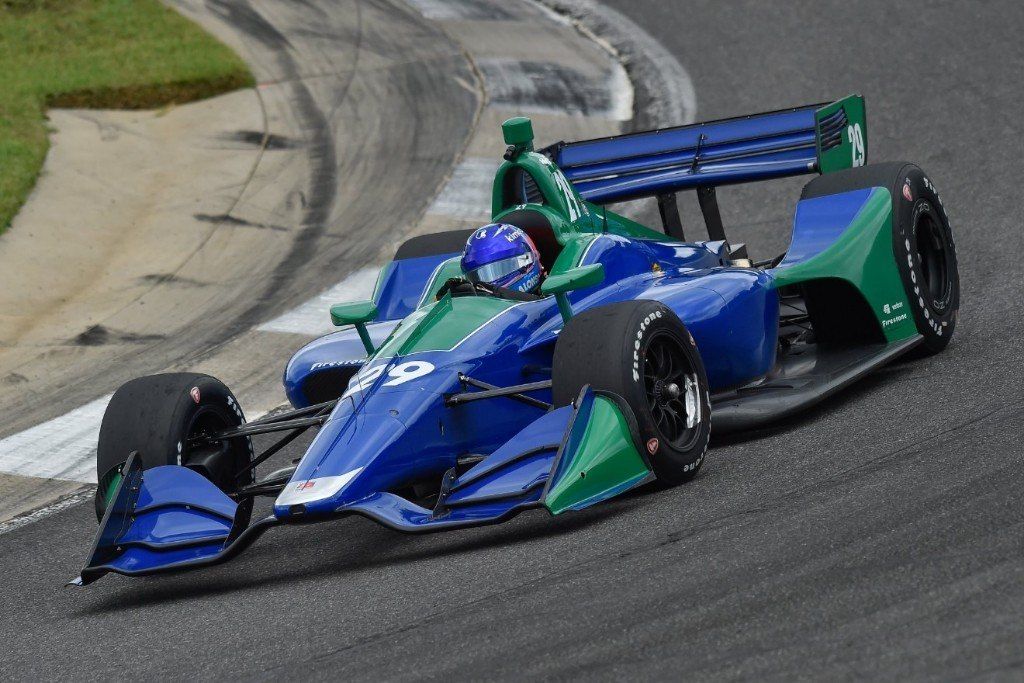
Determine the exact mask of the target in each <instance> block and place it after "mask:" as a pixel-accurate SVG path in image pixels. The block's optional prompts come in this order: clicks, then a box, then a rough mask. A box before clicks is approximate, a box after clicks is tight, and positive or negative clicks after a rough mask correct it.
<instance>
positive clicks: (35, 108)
mask: <svg viewBox="0 0 1024 683" xmlns="http://www.w3.org/2000/svg"><path fill="white" fill-rule="evenodd" d="M252 83H253V78H252V75H251V74H250V73H249V70H248V68H247V67H246V65H245V63H244V62H243V61H242V60H241V59H240V58H239V57H238V56H237V55H236V54H235V53H234V52H232V51H231V50H230V49H228V48H227V47H226V46H224V45H223V44H221V43H219V42H218V41H217V40H216V39H214V38H213V37H212V36H210V35H209V34H207V33H205V32H204V31H203V30H202V29H200V28H199V27H198V26H196V25H195V24H194V23H192V22H191V21H189V20H187V19H185V18H184V17H182V16H181V15H180V14H178V13H177V12H175V11H174V10H171V9H169V8H167V7H165V6H164V5H161V4H160V3H159V2H158V1H157V0H0V232H2V231H3V230H4V229H5V228H6V227H7V226H9V225H10V222H11V219H12V218H13V217H14V215H15V214H16V213H17V211H18V209H19V208H20V207H21V204H22V202H24V200H25V197H26V196H27V195H28V193H29V191H31V189H32V186H33V185H34V184H35V181H36V177H37V176H38V174H39V169H40V168H41V167H42V165H43V159H44V158H45V157H46V150H47V146H48V140H47V129H46V120H45V112H46V108H47V107H51V106H61V107H92V108H111V109H146V108H151V107H159V106H164V105H169V104H179V103H182V102H187V101H191V100H196V99H201V98H204V97H209V96H211V95H215V94H218V93H222V92H227V91H229V90H235V89H237V88H241V87H245V86H248V85H252Z"/></svg>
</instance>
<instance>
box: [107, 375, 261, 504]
mask: <svg viewBox="0 0 1024 683" xmlns="http://www.w3.org/2000/svg"><path fill="white" fill-rule="evenodd" d="M243 422H245V417H244V415H243V414H242V409H241V407H240V406H239V405H238V400H237V399H236V398H235V397H234V395H233V394H232V393H231V391H230V390H229V389H228V388H227V387H226V386H225V385H224V383H223V382H221V381H220V380H218V379H216V378H214V377H210V376H209V375H202V374H198V373H192V372H179V373H168V374H162V375H149V376H147V377H139V378H137V379H133V380H131V381H130V382H127V383H125V384H123V385H122V386H121V388H119V389H118V390H117V391H116V392H114V396H113V397H112V398H111V399H110V404H109V405H108V406H107V410H106V412H105V413H104V414H103V423H102V424H101V426H100V438H99V444H98V446H97V451H96V475H97V481H98V482H99V485H98V487H97V490H96V515H97V517H98V518H100V519H102V517H103V512H104V510H105V509H106V506H107V502H108V501H109V499H110V496H111V494H112V493H113V491H114V490H115V489H116V487H117V484H118V482H119V481H120V473H121V466H122V465H123V464H124V463H125V461H126V460H127V459H128V456H129V454H131V452H132V451H137V452H138V454H139V457H141V459H142V467H143V469H150V468H152V467H159V466H161V465H182V466H184V467H188V468H189V469H192V470H195V471H196V472H198V473H199V474H202V475H203V476H204V477H206V478H207V479H209V480H210V481H212V482H213V483H214V484H216V485H217V487H218V488H220V489H221V490H222V491H224V492H225V493H228V494H232V493H235V492H236V491H237V490H238V489H239V487H240V486H244V485H245V484H249V483H251V482H252V480H253V473H252V471H251V470H248V471H246V470H245V467H246V465H248V463H249V462H250V461H251V460H252V443H251V442H250V440H249V438H248V437H236V438H233V439H226V440H223V441H218V442H215V443H213V444H210V445H204V446H199V447H197V446H190V445H189V441H190V440H192V439H194V438H195V437H197V436H200V435H202V434H211V433H214V432H217V431H221V430H224V429H228V428H230V427H236V426H238V425H240V424H242V423H243ZM240 472H241V473H242V474H241V476H239V473H240ZM240 510H241V509H240ZM243 521H245V522H248V520H243Z"/></svg>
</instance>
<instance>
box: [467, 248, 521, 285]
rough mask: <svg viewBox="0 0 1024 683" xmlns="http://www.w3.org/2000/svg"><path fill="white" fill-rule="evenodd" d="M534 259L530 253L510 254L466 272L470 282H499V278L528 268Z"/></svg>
mask: <svg viewBox="0 0 1024 683" xmlns="http://www.w3.org/2000/svg"><path fill="white" fill-rule="evenodd" d="M531 263H532V261H531V260H530V254H529V253H526V254H520V255H519V256H510V257H509V258H503V259H501V260H500V261H494V262H493V263H487V264H484V265H482V266H480V267H479V268H477V269H475V270H471V271H469V272H468V273H466V278H467V279H468V280H469V281H470V282H486V283H488V284H490V283H494V282H497V281H498V280H500V279H502V278H503V277H506V276H508V275H511V274H512V273H514V272H516V271H519V270H523V269H524V268H528V267H529V266H530V264H531Z"/></svg>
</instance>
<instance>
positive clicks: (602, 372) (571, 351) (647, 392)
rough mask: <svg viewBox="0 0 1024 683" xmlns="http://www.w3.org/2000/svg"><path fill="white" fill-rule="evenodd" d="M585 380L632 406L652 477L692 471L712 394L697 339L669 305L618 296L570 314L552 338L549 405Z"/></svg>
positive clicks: (704, 442)
mask: <svg viewBox="0 0 1024 683" xmlns="http://www.w3.org/2000/svg"><path fill="white" fill-rule="evenodd" d="M587 384H589V385H590V386H591V387H592V388H594V389H597V390H604V391H609V392H611V393H614V394H617V395H618V396H620V397H621V398H622V399H623V400H624V401H625V402H626V404H627V405H628V406H629V407H630V408H631V409H632V411H633V416H634V417H635V418H636V424H637V428H638V431H639V434H638V436H639V437H640V444H638V447H639V448H644V449H645V451H646V454H647V455H648V456H649V459H650V462H651V466H652V468H653V469H654V473H655V474H656V475H657V477H658V479H660V480H661V481H663V482H665V483H668V484H680V483H682V482H684V481H687V480H689V479H691V478H693V476H694V475H695V474H696V473H697V470H698V469H700V466H701V464H702V463H703V462H704V455H705V453H706V452H707V448H708V439H709V438H710V435H711V402H710V396H709V392H708V380H707V375H706V374H705V371H704V363H703V362H702V361H701V358H700V353H699V352H698V351H697V345H696V343H695V342H694V341H693V337H692V336H691V335H690V333H689V331H687V329H686V326H685V325H684V324H683V322H682V321H681V320H680V319H679V317H678V316H676V314H675V313H673V312H672V310H671V309H670V308H668V307H667V306H665V305H664V304H662V303H659V302H657V301H624V302H622V303H616V304H610V305H608V306H599V307H597V308H592V309H590V310H587V311H583V312H582V313H580V314H579V315H577V316H574V317H573V318H572V319H571V320H570V321H569V323H568V324H567V325H566V326H565V328H564V329H563V330H562V332H561V333H560V334H559V335H558V342H557V343H556V345H555V354H554V361H553V363H552V381H551V391H552V395H553V400H554V402H555V405H566V404H568V403H570V402H572V401H573V400H575V398H576V396H577V395H578V394H579V392H580V390H581V389H582V388H583V386H584V385H587ZM672 385H674V387H673V386H672Z"/></svg>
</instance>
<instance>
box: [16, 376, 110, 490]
mask: <svg viewBox="0 0 1024 683" xmlns="http://www.w3.org/2000/svg"><path fill="white" fill-rule="evenodd" d="M108 403H110V396H103V397H102V398H98V399H96V400H95V401H91V402H89V403H86V404H85V405H84V406H82V407H81V408H75V409H74V410H72V411H71V412H69V413H65V414H64V415H61V416H60V417H57V418H54V419H52V420H48V421H47V422H44V423H42V424H39V425H36V426H35V427H30V428H29V429H26V430H25V431H23V432H19V433H17V434H14V435H12V436H9V437H7V438H6V439H0V472H3V473H4V474H16V475H19V476H23V477H39V478H41V479H62V480H65V481H80V482H83V483H92V484H95V483H96V440H97V439H98V438H99V434H100V421H101V420H102V419H103V411H105V410H106V409H107V404H108Z"/></svg>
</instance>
